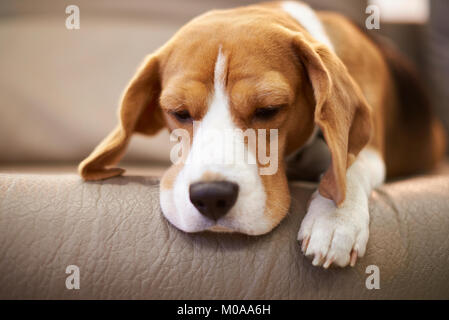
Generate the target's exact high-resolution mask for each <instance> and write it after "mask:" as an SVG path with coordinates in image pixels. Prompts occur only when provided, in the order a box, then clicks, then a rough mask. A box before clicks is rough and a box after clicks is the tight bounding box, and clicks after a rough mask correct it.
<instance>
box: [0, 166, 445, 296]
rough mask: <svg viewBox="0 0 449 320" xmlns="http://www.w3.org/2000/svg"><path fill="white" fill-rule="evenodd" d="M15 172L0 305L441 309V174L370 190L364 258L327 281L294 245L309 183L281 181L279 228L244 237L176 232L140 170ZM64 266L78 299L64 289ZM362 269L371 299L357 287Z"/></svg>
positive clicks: (0, 190) (154, 186) (6, 186)
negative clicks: (241, 302)
mask: <svg viewBox="0 0 449 320" xmlns="http://www.w3.org/2000/svg"><path fill="white" fill-rule="evenodd" d="M12 171H13V172H15V173H12ZM18 171H20V170H17V169H14V170H12V169H11V170H6V169H5V170H4V173H2V174H1V175H0V257H1V258H0V298H2V299H35V298H39V299H48V298H51V299H94V298H95V299H96V298H103V299H337V298H338V299H349V298H353V299H377V298H382V299H396V298H401V299H412V298H413V299H415V298H423V299H424V298H425V299H427V298H433V299H449V269H448V265H449V236H448V235H449V233H448V231H449V196H448V194H449V168H448V167H447V166H445V167H443V168H442V169H441V171H440V172H438V173H435V175H424V176H417V177H414V178H409V179H407V180H404V181H396V182H391V183H388V184H386V185H384V186H382V187H381V188H378V189H377V190H376V191H374V192H373V194H372V197H371V200H370V210H371V225H370V240H369V243H368V249H367V254H366V256H365V257H364V258H362V259H361V260H359V262H358V263H357V265H356V266H355V267H354V268H350V267H348V268H344V269H341V268H331V269H329V270H324V269H322V268H316V267H313V266H312V265H311V261H309V260H308V259H307V258H305V257H304V256H303V255H302V253H301V252H300V246H299V244H298V242H297V241H296V235H297V232H298V229H299V226H300V222H301V219H302V218H303V216H304V214H305V208H306V207H305V206H306V203H307V199H308V198H309V196H310V194H311V193H312V191H313V189H314V187H315V185H313V184H306V183H301V182H292V183H291V186H290V189H291V192H292V196H293V199H294V201H293V204H292V207H291V210H290V213H289V214H288V216H287V218H286V219H285V220H283V221H282V223H281V224H280V225H279V226H278V227H277V228H276V229H274V230H273V231H272V232H271V233H269V234H267V235H264V236H257V237H251V236H245V235H238V234H214V233H209V232H204V233H198V234H186V233H184V232H182V231H179V230H177V229H176V228H174V227H173V226H172V225H170V224H169V222H167V220H166V219H165V218H164V217H163V216H162V214H161V211H160V207H159V198H158V195H159V191H158V179H157V178H155V177H152V176H151V175H152V174H153V173H151V172H150V173H146V172H145V170H144V169H139V170H134V171H133V170H131V171H130V172H129V174H128V175H127V176H125V177H120V178H114V179H110V180H106V181H102V182H90V183H85V182H82V181H81V179H80V178H79V177H78V176H77V175H76V174H74V173H73V172H67V173H64V171H65V170H62V171H59V172H57V173H46V174H30V173H23V172H24V169H23V168H22V173H20V172H18ZM69 265H76V266H78V267H79V270H80V289H79V290H68V289H67V288H66V285H65V281H66V278H67V277H68V275H67V274H66V273H65V271H66V268H67V266H69ZM370 265H375V266H377V267H378V268H379V274H380V281H379V283H380V289H371V290H369V289H367V287H366V281H367V278H368V277H369V276H370V274H371V272H369V273H366V271H367V267H368V266H370ZM368 270H369V269H368Z"/></svg>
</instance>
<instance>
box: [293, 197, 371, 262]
mask: <svg viewBox="0 0 449 320" xmlns="http://www.w3.org/2000/svg"><path fill="white" fill-rule="evenodd" d="M368 236H369V212H368V201H367V199H366V198H365V199H364V198H359V199H358V200H356V201H345V202H344V203H343V205H342V206H341V207H340V208H337V207H336V206H335V204H334V202H333V201H332V200H329V199H326V198H324V197H322V196H321V195H320V194H319V193H318V192H315V193H314V194H313V196H312V201H311V203H310V206H309V209H308V212H307V214H306V216H305V217H304V220H303V221H302V223H301V228H300V229H299V233H298V240H300V241H302V251H303V253H305V255H306V256H312V257H313V262H312V264H313V265H314V266H321V265H322V266H323V267H324V268H326V269H327V268H328V267H329V266H330V265H331V264H332V263H334V264H336V265H338V266H340V267H345V266H347V265H348V264H351V266H354V265H355V263H356V261H357V257H362V256H363V255H364V254H365V249H366V244H367V242H368Z"/></svg>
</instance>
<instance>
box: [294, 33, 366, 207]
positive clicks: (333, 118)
mask: <svg viewBox="0 0 449 320" xmlns="http://www.w3.org/2000/svg"><path fill="white" fill-rule="evenodd" d="M294 47H295V50H296V53H297V54H298V55H299V56H300V57H301V58H302V61H303V63H304V65H305V68H306V70H307V74H308V76H309V79H310V82H311V84H312V87H313V92H314V96H315V103H316V105H315V123H316V124H317V125H318V126H319V127H320V129H321V131H322V132H323V135H324V138H325V140H326V143H327V145H328V147H329V150H330V153H331V158H332V162H331V165H330V167H329V169H328V170H327V171H326V172H325V174H324V176H323V178H322V179H321V182H320V186H319V191H320V194H321V195H322V196H324V197H326V198H330V199H333V200H334V202H335V203H336V204H337V205H341V204H342V203H343V201H344V200H345V197H346V169H347V168H348V167H349V166H350V165H351V164H352V163H353V161H354V160H355V158H356V156H357V155H358V153H359V152H360V150H362V148H363V147H364V146H365V145H366V144H367V143H368V142H369V140H370V137H371V131H372V117H371V107H370V106H369V105H368V103H367V101H366V99H365V97H364V96H363V94H362V91H361V89H360V87H359V86H358V85H357V84H356V83H355V81H354V80H353V79H352V77H351V76H350V75H349V73H348V70H347V69H346V67H345V65H344V64H343V62H342V61H341V60H340V59H339V58H338V57H337V56H336V55H335V54H334V53H333V52H331V51H330V49H329V48H328V47H326V46H324V45H322V44H319V43H310V42H308V41H307V40H305V39H304V38H303V37H302V35H296V36H295V38H294Z"/></svg>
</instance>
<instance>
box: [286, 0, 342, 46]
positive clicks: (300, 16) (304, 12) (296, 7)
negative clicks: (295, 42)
mask: <svg viewBox="0 0 449 320" xmlns="http://www.w3.org/2000/svg"><path fill="white" fill-rule="evenodd" d="M281 6H282V9H283V10H284V11H286V12H288V13H289V14H290V15H291V16H292V17H293V18H294V19H296V21H298V22H299V24H301V25H302V26H303V27H304V29H306V30H307V32H309V34H310V35H311V36H312V37H313V38H315V40H317V41H318V42H321V43H322V44H325V45H326V46H328V47H329V49H331V50H332V51H333V50H334V47H333V45H332V42H331V41H330V39H329V37H328V36H327V34H326V31H325V30H324V27H323V25H322V24H321V21H320V19H319V18H318V17H317V15H316V14H315V12H314V11H313V9H312V8H310V7H309V6H308V5H306V4H305V3H301V2H295V1H285V2H282V4H281Z"/></svg>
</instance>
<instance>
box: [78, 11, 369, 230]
mask: <svg viewBox="0 0 449 320" xmlns="http://www.w3.org/2000/svg"><path fill="white" fill-rule="evenodd" d="M369 113H370V109H369V107H368V105H367V104H366V102H365V100H364V98H363V96H362V94H361V92H360V89H359V88H358V86H357V85H356V84H355V83H354V81H353V80H352V78H351V77H350V76H349V74H348V72H347V70H346V68H345V66H344V65H343V64H342V62H341V61H340V60H339V59H338V58H337V56H336V55H335V54H334V53H333V52H331V50H330V49H329V48H328V47H326V46H325V45H322V44H320V43H318V42H316V41H315V40H314V39H313V38H311V37H310V36H309V35H308V34H307V32H305V31H304V30H303V29H302V28H301V27H300V26H299V24H298V23H296V22H295V21H294V20H293V19H292V18H291V17H290V16H289V15H288V14H287V13H285V12H283V11H282V10H275V9H273V8H269V7H247V8H240V9H234V10H223V11H213V12H210V13H207V14H205V15H202V16H200V17H198V18H196V19H194V20H192V21H191V22H190V23H189V24H187V25H186V26H184V27H183V28H182V29H181V30H180V31H179V32H178V33H177V34H176V35H175V36H174V37H173V38H172V39H171V40H170V41H169V42H168V43H166V44H165V45H164V46H163V47H162V48H160V49H159V50H158V51H157V52H155V53H153V54H151V55H149V56H148V57H147V58H146V59H145V61H144V63H143V64H142V66H141V67H140V69H139V70H138V71H137V73H136V75H135V76H134V78H133V79H132V80H131V82H130V83H129V85H128V87H127V89H126V90H125V92H124V95H123V99H122V102H121V107H120V114H119V118H120V122H119V124H118V126H117V127H116V129H115V130H114V131H113V132H112V133H110V135H109V136H107V137H106V138H105V139H104V141H103V142H102V143H101V144H100V145H99V146H97V148H96V149H95V150H94V151H93V152H92V154H91V155H90V156H89V157H88V158H86V159H85V160H84V161H83V162H82V163H81V164H80V167H79V170H80V174H81V175H82V177H83V178H84V179H86V180H98V179H105V178H109V177H112V176H116V175H119V174H121V173H122V172H123V170H122V169H119V168H109V166H111V165H113V164H115V163H117V162H118V161H119V159H120V158H121V156H122V155H123V153H124V152H125V149H126V146H127V144H128V142H129V139H130V138H131V136H132V135H133V133H135V132H139V133H143V134H147V135H153V134H155V133H157V132H158V131H159V130H161V129H162V128H164V127H167V128H168V129H169V130H170V131H172V132H180V131H179V129H184V131H182V132H185V133H186V137H187V138H188V141H189V143H188V144H187V145H188V147H189V148H188V149H189V150H188V152H184V155H185V157H184V158H183V160H184V161H179V162H177V163H176V164H174V165H172V167H171V168H170V169H169V170H168V171H167V172H166V173H165V174H164V176H163V178H162V180H161V185H160V191H161V193H160V200H161V207H162V211H163V213H164V215H165V216H166V217H167V219H168V220H169V221H170V222H171V223H172V224H174V225H175V226H176V227H178V228H179V229H182V230H184V231H187V232H195V231H201V230H212V231H237V232H242V233H246V234H252V235H256V234H263V233H266V232H268V231H270V230H271V229H272V228H274V227H275V226H276V225H277V224H278V223H279V222H280V221H281V220H282V218H283V217H284V216H285V215H286V213H287V211H288V209H289V205H290V196H289V191H288V186H287V179H286V174H285V170H284V162H283V160H284V157H285V155H288V154H289V153H291V152H293V151H294V150H297V149H298V148H300V147H301V146H302V145H304V144H305V143H306V141H307V140H308V139H309V138H310V137H311V135H312V133H313V131H314V128H315V126H318V127H319V128H320V129H321V130H322V132H323V134H324V137H325V139H326V142H327V144H328V147H329V150H330V151H331V155H332V163H331V165H330V167H329V169H328V170H327V172H326V173H325V174H324V176H323V178H322V180H321V183H320V193H321V194H322V195H324V196H326V197H328V198H332V199H333V200H334V201H335V202H336V203H337V204H339V203H341V202H342V201H343V200H344V198H345V177H346V169H347V167H348V166H349V165H350V164H351V163H352V161H353V159H354V157H355V155H357V153H358V152H359V151H360V149H361V148H362V147H363V146H364V145H365V144H366V143H367V141H368V139H369V135H370V116H369ZM177 129H178V130H177ZM239 129H240V130H239ZM248 129H249V130H248ZM270 129H275V130H270ZM217 132H219V134H216V133H217ZM260 132H262V133H265V134H261V135H260V134H259V133H260ZM220 133H221V134H220ZM230 136H232V138H229V137H230ZM254 137H256V140H257V143H255V144H252V146H250V143H249V141H250V140H252V139H253V138H254ZM263 149H266V150H267V151H268V150H269V151H270V158H269V159H270V161H268V162H267V161H266V160H267V159H266V156H267V154H266V153H265V150H263ZM261 150H263V152H260V151H261ZM229 155H231V157H229ZM273 155H275V158H273ZM264 156H265V157H264ZM273 163H274V168H273Z"/></svg>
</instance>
